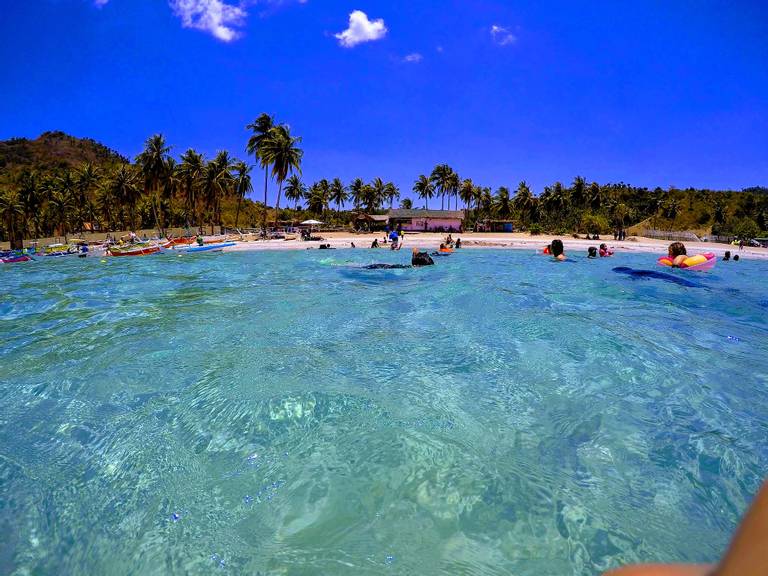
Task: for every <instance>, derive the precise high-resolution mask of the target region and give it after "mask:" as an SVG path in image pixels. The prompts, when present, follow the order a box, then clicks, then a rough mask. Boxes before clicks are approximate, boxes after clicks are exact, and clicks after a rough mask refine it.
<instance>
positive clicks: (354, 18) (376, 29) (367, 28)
mask: <svg viewBox="0 0 768 576" xmlns="http://www.w3.org/2000/svg"><path fill="white" fill-rule="evenodd" d="M386 35H387V27H386V26H385V25H384V20H382V19H381V18H379V19H378V20H368V15H367V14H366V13H365V12H363V11H362V10H355V11H354V12H352V13H351V14H350V15H349V28H347V29H346V30H344V31H343V32H339V33H338V34H334V36H335V37H336V38H337V39H338V41H339V44H340V45H341V46H344V48H352V47H353V46H357V45H358V44H362V43H363V42H371V41H373V40H380V39H382V38H384V36H386Z"/></svg>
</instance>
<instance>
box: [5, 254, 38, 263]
mask: <svg viewBox="0 0 768 576" xmlns="http://www.w3.org/2000/svg"><path fill="white" fill-rule="evenodd" d="M30 260H32V258H31V257H29V256H27V255H26V254H18V253H13V252H10V253H9V252H6V253H3V254H0V262H2V263H3V264H16V263H17V262H29V261H30Z"/></svg>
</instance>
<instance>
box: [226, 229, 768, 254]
mask: <svg viewBox="0 0 768 576" xmlns="http://www.w3.org/2000/svg"><path fill="white" fill-rule="evenodd" d="M319 235H320V236H321V237H322V238H323V240H322V241H311V242H303V241H300V240H287V241H286V240H268V241H255V242H238V243H237V244H236V245H235V246H232V247H230V248H227V249H226V251H227V252H237V251H248V250H307V249H317V248H319V247H320V244H330V246H331V247H332V248H336V249H343V248H351V245H352V243H353V242H354V244H355V247H356V248H358V249H369V248H370V246H371V242H373V240H374V239H375V238H378V239H379V243H380V245H381V248H380V249H382V250H383V249H389V246H388V245H386V246H385V245H383V244H381V241H382V238H383V237H384V234H383V233H378V234H353V233H349V232H331V233H326V234H324V233H319ZM452 236H453V239H454V240H455V239H456V238H461V242H462V247H463V248H467V249H497V250H532V251H537V250H541V249H542V248H543V247H544V246H546V245H547V244H549V242H551V241H552V239H553V238H560V239H561V240H562V241H563V244H564V246H565V251H566V254H567V253H576V254H583V255H586V252H587V248H589V247H590V246H599V245H600V244H601V243H605V244H607V245H608V246H609V247H610V248H611V249H612V250H614V251H615V252H616V254H621V253H646V254H656V255H658V256H661V255H664V254H666V253H667V246H669V244H670V243H669V241H666V240H655V239H652V238H635V237H633V238H632V239H628V240H624V241H622V242H619V241H615V240H613V238H610V239H608V238H605V239H601V240H584V239H576V238H573V237H570V236H550V235H546V234H542V235H540V236H529V235H528V234H518V233H513V234H509V233H507V234H503V233H465V234H453V235H452ZM444 238H445V234H437V233H419V234H406V236H405V241H404V245H403V249H411V248H414V247H415V248H420V249H436V248H437V247H438V246H439V244H440V242H441V241H442V240H443V239H444ZM685 244H686V247H687V248H688V253H689V254H698V253H703V252H714V253H715V254H717V255H718V257H722V255H723V254H724V253H725V251H726V250H730V251H731V254H739V256H740V257H741V258H746V259H760V260H768V248H748V247H744V249H743V250H741V251H739V248H738V246H730V245H727V244H716V243H709V242H686V243H685Z"/></svg>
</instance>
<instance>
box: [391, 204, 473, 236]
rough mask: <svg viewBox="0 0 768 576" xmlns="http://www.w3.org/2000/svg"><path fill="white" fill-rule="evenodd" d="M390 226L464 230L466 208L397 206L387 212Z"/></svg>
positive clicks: (432, 229) (405, 228) (415, 230)
mask: <svg viewBox="0 0 768 576" xmlns="http://www.w3.org/2000/svg"><path fill="white" fill-rule="evenodd" d="M387 216H388V218H389V227H390V228H398V227H401V228H402V229H403V230H405V231H407V232H463V231H464V227H463V224H464V210H407V209H405V208H397V209H393V210H390V211H389V213H388V214H387Z"/></svg>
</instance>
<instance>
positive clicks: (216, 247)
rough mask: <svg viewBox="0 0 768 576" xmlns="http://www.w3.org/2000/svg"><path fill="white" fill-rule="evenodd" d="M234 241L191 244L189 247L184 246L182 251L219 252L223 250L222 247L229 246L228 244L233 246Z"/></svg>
mask: <svg viewBox="0 0 768 576" xmlns="http://www.w3.org/2000/svg"><path fill="white" fill-rule="evenodd" d="M234 245H235V243H234V242H223V243H221V244H208V245H205V244H204V245H203V246H192V247H190V248H186V249H184V250H183V251H184V252H187V253H190V252H191V253H195V252H221V251H222V250H224V248H229V247H230V246H234Z"/></svg>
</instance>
